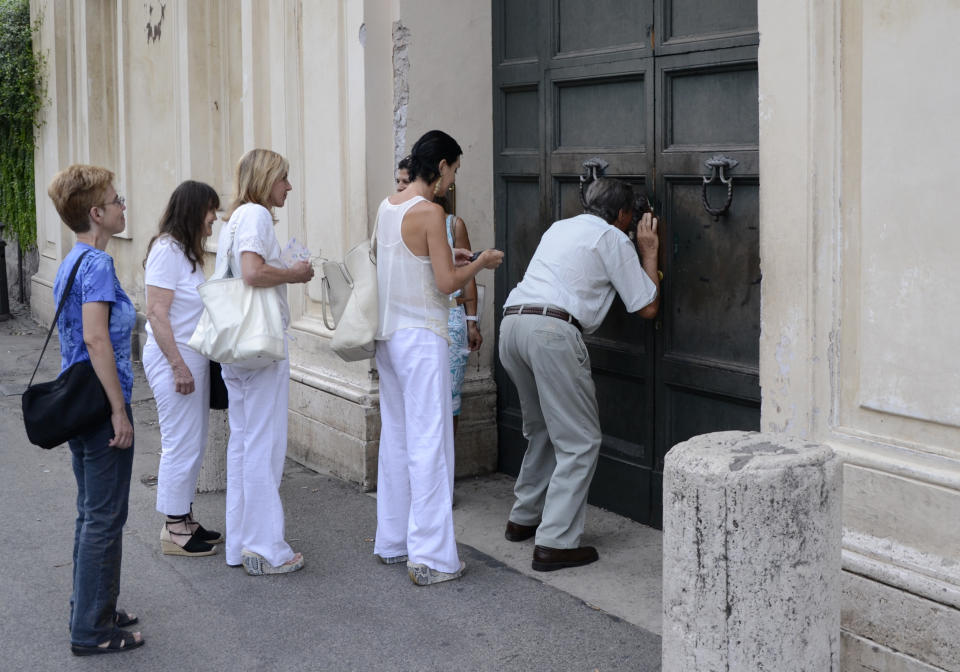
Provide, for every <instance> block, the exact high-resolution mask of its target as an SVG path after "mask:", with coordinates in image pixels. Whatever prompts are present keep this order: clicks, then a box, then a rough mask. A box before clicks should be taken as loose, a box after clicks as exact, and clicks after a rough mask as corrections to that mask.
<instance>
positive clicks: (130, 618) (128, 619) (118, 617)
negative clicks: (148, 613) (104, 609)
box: [113, 609, 140, 628]
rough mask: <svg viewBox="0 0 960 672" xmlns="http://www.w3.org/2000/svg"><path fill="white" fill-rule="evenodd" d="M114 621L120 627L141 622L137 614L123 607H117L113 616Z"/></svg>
mask: <svg viewBox="0 0 960 672" xmlns="http://www.w3.org/2000/svg"><path fill="white" fill-rule="evenodd" d="M113 622H114V623H116V624H117V627H118V628H129V627H130V626H131V625H136V624H137V623H139V622H140V619H139V618H138V617H137V616H136V615H135V614H130V613H127V612H126V611H124V610H123V609H117V611H116V613H115V614H114V616H113Z"/></svg>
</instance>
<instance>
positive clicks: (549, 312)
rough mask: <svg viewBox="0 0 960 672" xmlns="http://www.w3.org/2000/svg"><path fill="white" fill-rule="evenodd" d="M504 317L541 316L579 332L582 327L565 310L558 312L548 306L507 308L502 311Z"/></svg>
mask: <svg viewBox="0 0 960 672" xmlns="http://www.w3.org/2000/svg"><path fill="white" fill-rule="evenodd" d="M503 314H504V315H543V316H545V317H555V318H557V319H558V320H563V321H564V322H569V323H570V324H572V325H573V326H575V327H576V328H577V329H579V330H580V331H583V327H581V326H580V323H579V322H577V318H575V317H574V316H573V315H571V314H570V313H568V312H567V311H565V310H560V309H559V308H550V307H549V306H507V309H506V310H504V311H503Z"/></svg>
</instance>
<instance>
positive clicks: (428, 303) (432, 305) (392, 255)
mask: <svg viewBox="0 0 960 672" xmlns="http://www.w3.org/2000/svg"><path fill="white" fill-rule="evenodd" d="M423 200H426V199H424V198H423V197H421V196H416V197H414V198H411V199H410V200H409V201H405V202H403V203H400V204H399V205H393V204H392V203H390V201H389V200H387V199H383V202H382V203H381V204H380V209H379V210H378V211H377V289H378V291H379V293H380V325H379V327H378V328H377V336H376V338H377V340H378V341H386V340H389V339H390V336H391V335H392V334H393V332H395V331H397V330H399V329H429V330H430V331H432V332H434V333H435V334H437V335H438V336H441V337H442V338H444V339H445V340H446V341H448V342H449V341H450V337H449V335H448V333H447V318H448V314H449V308H450V299H449V297H448V296H447V295H446V294H443V293H441V292H440V290H439V289H437V282H436V279H435V278H434V275H433V266H432V265H431V264H430V257H418V256H416V255H414V254H413V253H412V252H411V251H410V250H409V249H408V248H407V246H406V245H405V244H404V242H403V237H402V235H401V224H402V222H403V217H404V215H406V214H407V211H408V210H409V209H410V208H411V207H413V206H414V205H416V204H417V203H419V202H420V201H423Z"/></svg>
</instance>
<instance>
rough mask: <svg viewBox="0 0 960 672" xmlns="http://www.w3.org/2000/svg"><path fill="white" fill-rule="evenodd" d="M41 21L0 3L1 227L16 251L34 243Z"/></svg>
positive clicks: (42, 88)
mask: <svg viewBox="0 0 960 672" xmlns="http://www.w3.org/2000/svg"><path fill="white" fill-rule="evenodd" d="M41 21H42V16H38V17H37V19H36V21H35V22H34V23H33V24H31V23H30V2H29V0H0V222H3V224H5V225H6V228H5V230H4V232H5V233H6V234H8V235H9V234H11V233H12V234H13V235H14V236H15V237H16V239H17V242H18V243H19V245H20V249H21V250H27V249H28V248H30V247H32V246H33V245H35V244H36V242H37V217H36V202H35V196H34V181H33V152H34V147H35V145H36V130H37V129H38V128H39V127H40V125H41V123H42V122H40V120H39V115H40V111H41V110H42V109H43V106H44V103H45V102H46V77H45V74H46V65H47V63H46V57H45V56H44V55H43V54H38V53H35V52H34V50H33V36H34V35H36V34H37V33H38V31H39V29H40V24H41Z"/></svg>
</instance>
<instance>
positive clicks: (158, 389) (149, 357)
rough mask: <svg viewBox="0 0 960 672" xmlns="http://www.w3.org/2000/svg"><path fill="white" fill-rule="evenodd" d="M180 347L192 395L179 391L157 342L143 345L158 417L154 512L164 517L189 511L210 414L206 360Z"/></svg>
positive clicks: (208, 364)
mask: <svg viewBox="0 0 960 672" xmlns="http://www.w3.org/2000/svg"><path fill="white" fill-rule="evenodd" d="M179 350H180V355H181V356H182V357H183V361H184V362H185V363H186V365H187V368H189V369H190V373H191V374H193V382H194V386H195V387H194V391H193V392H191V393H190V394H180V393H178V392H177V390H176V385H175V383H174V380H173V369H172V368H171V367H170V363H169V362H168V361H167V358H166V357H164V356H163V352H162V351H161V350H160V346H158V345H157V343H156V341H154V340H153V339H150V340H148V341H147V344H146V345H145V346H144V348H143V370H144V373H146V374H147V382H149V383H150V389H151V390H153V398H154V399H155V400H156V402H157V417H158V419H159V421H160V446H161V453H160V469H159V471H158V472H157V511H159V512H160V513H163V514H166V515H168V516H180V515H183V514H185V513H189V512H190V505H191V504H192V503H193V496H194V494H195V493H196V491H197V477H198V476H199V474H200V466H201V465H202V464H203V453H204V451H205V450H206V449H207V426H208V423H209V418H210V362H209V361H208V360H207V358H206V357H204V356H203V355H201V354H199V353H197V352H194V351H193V350H191V349H190V348H188V347H186V346H179Z"/></svg>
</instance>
